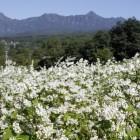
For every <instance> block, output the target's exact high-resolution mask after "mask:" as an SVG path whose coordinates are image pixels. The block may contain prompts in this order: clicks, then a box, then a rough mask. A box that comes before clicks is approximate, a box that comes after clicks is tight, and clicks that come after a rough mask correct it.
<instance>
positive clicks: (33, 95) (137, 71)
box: [0, 55, 140, 140]
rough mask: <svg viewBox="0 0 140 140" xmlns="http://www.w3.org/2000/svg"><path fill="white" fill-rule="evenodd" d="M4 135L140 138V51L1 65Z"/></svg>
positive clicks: (25, 139) (21, 139)
mask: <svg viewBox="0 0 140 140" xmlns="http://www.w3.org/2000/svg"><path fill="white" fill-rule="evenodd" d="M0 136H1V139H2V140H138V139H140V57H139V56H138V55H136V56H135V57H134V58H132V59H129V60H124V61H123V62H116V61H115V60H108V62H107V63H106V64H105V65H102V64H101V63H100V61H98V62H97V63H96V64H94V65H93V64H88V61H85V60H82V59H81V60H79V62H77V63H73V60H72V59H71V58H68V59H67V60H66V61H65V62H61V63H58V64H57V65H56V66H54V67H51V68H49V69H45V68H42V69H41V70H40V71H36V70H34V68H33V66H30V67H28V68H27V67H23V66H16V65H14V64H13V63H11V62H10V61H8V62H7V66H6V67H1V69H0Z"/></svg>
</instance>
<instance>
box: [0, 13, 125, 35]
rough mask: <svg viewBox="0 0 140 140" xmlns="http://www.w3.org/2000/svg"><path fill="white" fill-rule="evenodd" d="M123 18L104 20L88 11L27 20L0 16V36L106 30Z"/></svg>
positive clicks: (46, 15) (45, 15)
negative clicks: (80, 13) (82, 13)
mask: <svg viewBox="0 0 140 140" xmlns="http://www.w3.org/2000/svg"><path fill="white" fill-rule="evenodd" d="M118 21H124V18H121V17H118V18H104V17H101V16H99V15H97V14H96V13H94V12H92V11H90V12H88V13H87V14H85V15H71V16H62V15H58V14H43V15H41V16H39V17H31V18H27V19H22V20H18V19H11V18H8V17H6V16H5V15H4V14H2V13H1V14H0V36H13V35H14V36H25V35H50V34H51V35H52V34H60V33H75V32H93V31H97V30H108V29H110V28H112V26H114V25H116V23H117V22H118Z"/></svg>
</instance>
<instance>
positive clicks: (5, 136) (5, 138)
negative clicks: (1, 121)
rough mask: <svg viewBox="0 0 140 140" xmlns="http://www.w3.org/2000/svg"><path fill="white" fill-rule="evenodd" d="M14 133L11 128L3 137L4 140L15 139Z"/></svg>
mask: <svg viewBox="0 0 140 140" xmlns="http://www.w3.org/2000/svg"><path fill="white" fill-rule="evenodd" d="M13 136H14V135H13V133H12V130H11V129H10V128H7V129H6V130H5V132H4V135H3V140H9V139H10V137H13Z"/></svg>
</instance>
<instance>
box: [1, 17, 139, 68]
mask: <svg viewBox="0 0 140 140" xmlns="http://www.w3.org/2000/svg"><path fill="white" fill-rule="evenodd" d="M3 40H6V43H5V42H4V41H3ZM11 40H12V41H13V42H16V43H15V44H14V43H10V42H11ZM6 50H7V52H8V59H10V60H12V61H14V62H16V64H17V65H30V64H31V63H32V60H33V61H34V66H35V67H36V68H37V67H39V66H46V67H47V68H48V67H50V66H52V65H55V63H56V62H57V61H58V60H59V59H60V58H61V57H63V60H65V59H66V58H67V57H76V60H79V59H80V58H83V59H86V60H88V61H89V63H95V62H96V61H97V59H98V58H99V59H100V60H101V62H102V63H105V62H106V61H107V60H108V59H111V58H113V57H114V58H115V59H116V60H117V61H121V60H123V59H124V58H126V59H128V58H131V57H133V56H134V55H135V54H136V53H137V52H140V21H138V20H137V19H135V18H130V19H128V20H126V21H125V22H123V23H117V25H116V26H114V27H113V28H112V29H110V30H109V31H98V32H96V33H85V34H83V33H77V34H67V35H65V34H64V35H53V36H40V37H21V38H20V37H17V38H16V37H15V38H5V39H3V38H2V39H1V41H0V65H4V64H5V59H6V58H5V51H6Z"/></svg>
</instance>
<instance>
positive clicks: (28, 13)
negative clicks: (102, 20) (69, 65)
mask: <svg viewBox="0 0 140 140" xmlns="http://www.w3.org/2000/svg"><path fill="white" fill-rule="evenodd" d="M88 11H94V12H95V13H97V14H98V15H100V16H103V17H124V18H129V17H133V16H135V17H136V18H137V19H139V20H140V0H0V12H2V13H4V14H5V15H6V16H8V17H11V18H16V19H24V18H27V17H34V16H40V15H42V14H44V13H57V14H61V15H66V16H67V15H79V14H86V13H88Z"/></svg>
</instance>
